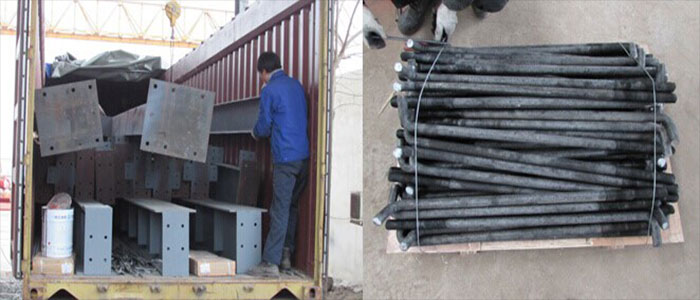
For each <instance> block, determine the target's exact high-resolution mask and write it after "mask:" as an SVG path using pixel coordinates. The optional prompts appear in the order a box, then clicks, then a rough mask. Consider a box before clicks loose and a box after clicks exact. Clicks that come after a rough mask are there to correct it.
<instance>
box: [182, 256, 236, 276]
mask: <svg viewBox="0 0 700 300" xmlns="http://www.w3.org/2000/svg"><path fill="white" fill-rule="evenodd" d="M190 273H192V274H194V275H197V276H199V277H210V276H234V275H236V262H235V261H233V260H230V259H228V258H224V257H220V256H216V255H215V254H213V253H210V252H207V251H196V250H190Z"/></svg>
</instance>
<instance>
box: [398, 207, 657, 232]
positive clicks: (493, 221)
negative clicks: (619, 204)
mask: <svg viewBox="0 0 700 300" xmlns="http://www.w3.org/2000/svg"><path fill="white" fill-rule="evenodd" d="M647 220H649V212H644V211H630V212H605V213H579V214H563V215H538V216H514V217H485V218H454V219H439V220H433V219H431V220H423V221H418V226H419V227H420V229H442V228H452V229H458V228H471V229H483V230H493V229H506V228H520V227H544V226H559V225H578V224H601V223H630V222H643V221H647ZM412 228H416V221H415V220H389V221H387V222H386V229H389V230H393V229H412Z"/></svg>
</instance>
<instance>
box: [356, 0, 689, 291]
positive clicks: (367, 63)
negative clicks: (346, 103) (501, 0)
mask: <svg viewBox="0 0 700 300" xmlns="http://www.w3.org/2000/svg"><path fill="white" fill-rule="evenodd" d="M367 2H368V5H369V6H370V8H371V9H372V10H373V12H374V14H375V15H376V16H377V17H378V18H379V21H380V23H381V24H383V25H384V28H385V29H386V30H387V34H390V35H395V36H397V35H399V32H398V30H397V29H396V27H395V25H394V24H395V23H394V19H395V10H394V8H393V5H392V4H391V3H390V2H389V1H367ZM459 20H460V24H459V25H458V28H457V31H456V32H455V34H454V35H453V37H452V39H451V41H450V42H451V43H452V44H453V45H460V46H469V45H473V46H486V45H504V44H537V43H540V44H542V43H583V42H603V41H634V42H637V43H639V44H642V45H643V46H644V47H645V48H646V49H648V50H649V51H650V52H651V53H653V54H654V56H655V57H657V58H659V59H660V60H661V61H662V62H664V63H665V64H666V66H667V68H668V71H669V76H670V77H671V80H672V81H674V82H676V84H677V86H678V89H677V90H676V94H677V96H678V103H676V104H673V105H669V106H667V109H666V111H667V112H668V113H669V114H670V115H671V116H672V117H673V119H674V120H675V122H676V124H677V125H678V127H679V129H680V132H681V141H680V145H679V147H678V148H677V152H676V153H675V155H674V156H673V158H672V160H671V161H672V165H673V170H674V173H675V174H676V177H677V179H678V182H679V184H680V186H681V201H680V211H681V219H682V224H683V231H684V234H685V243H683V244H674V245H664V246H663V247H661V248H659V249H653V248H651V247H634V248H627V249H618V250H612V249H566V250H545V251H505V252H504V251H500V252H489V253H479V254H473V255H459V254H444V255H427V254H422V255H421V254H410V255H408V254H391V255H390V254H387V253H386V241H387V235H386V231H385V230H384V229H383V228H380V227H377V226H374V225H366V226H365V227H364V261H365V264H364V283H365V284H364V288H363V290H364V295H365V297H366V298H367V299H389V298H393V299H398V298H400V299H405V298H422V299H425V298H453V299H454V298H459V299H464V298H480V299H484V298H519V299H521V298H547V299H551V298H586V299H589V298H609V299H623V298H628V299H629V298H635V299H642V298H644V299H658V298H674V299H688V298H692V299H698V298H700V263H699V252H700V251H699V249H700V247H699V244H698V243H699V242H700V239H699V237H700V231H699V230H698V227H699V223H698V217H699V215H700V201H699V199H698V198H699V196H698V195H700V194H699V192H700V190H699V187H700V182H699V181H700V176H699V173H700V160H699V155H698V154H699V153H698V152H699V151H698V149H700V145H699V144H698V135H699V133H700V126H699V120H700V119H699V118H700V82H699V80H700V79H699V78H700V2H694V1H663V2H656V1H511V2H510V3H509V4H508V5H507V6H506V8H505V9H504V10H503V11H501V12H500V13H498V14H492V15H489V16H488V17H487V18H486V19H485V20H477V19H476V17H475V16H474V15H473V13H472V11H471V9H466V10H464V11H462V12H460V14H459ZM428 21H429V20H428ZM429 27H430V24H429V23H428V22H426V24H425V25H424V26H423V30H422V31H421V32H419V33H418V34H416V35H415V37H417V38H430V37H431V34H430V33H429V30H430V29H429ZM401 48H402V43H400V42H396V41H391V42H389V44H388V46H387V47H386V48H384V49H382V50H365V52H364V82H363V84H364V87H363V91H364V108H363V109H364V111H363V114H364V120H363V122H364V123H363V124H364V125H363V126H364V128H363V131H364V140H363V143H364V174H365V175H364V193H363V194H364V205H363V206H364V212H363V216H364V218H365V224H372V223H371V218H372V216H373V215H374V214H375V213H377V212H378V211H379V210H380V209H381V207H382V206H384V205H385V204H386V201H387V196H388V189H389V184H388V183H386V173H387V170H388V168H389V167H391V166H393V165H395V160H394V159H393V157H392V155H391V152H392V150H393V148H394V145H395V138H394V133H395V129H396V128H397V127H398V125H399V123H398V118H397V114H396V110H395V109H392V108H391V107H389V108H387V109H386V111H384V112H383V113H381V114H380V113H379V112H380V109H381V107H382V106H383V104H384V103H385V102H386V100H387V98H388V97H389V95H390V93H391V83H392V82H394V81H395V80H396V75H395V73H394V72H393V70H392V66H393V64H394V63H395V62H397V61H399V53H400V51H401Z"/></svg>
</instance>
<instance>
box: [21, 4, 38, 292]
mask: <svg viewBox="0 0 700 300" xmlns="http://www.w3.org/2000/svg"><path fill="white" fill-rule="evenodd" d="M29 5H30V6H31V7H30V8H29V9H30V10H29V19H30V20H31V21H30V23H29V33H28V34H29V47H28V49H27V59H28V60H29V64H28V67H27V82H28V83H27V85H28V87H27V109H26V111H25V113H26V116H25V117H26V119H25V120H26V122H24V126H26V130H25V132H26V135H25V137H24V141H25V144H26V150H25V153H22V155H24V168H25V178H24V213H23V216H22V218H23V220H22V224H23V226H22V229H23V232H22V263H21V269H22V274H24V285H23V286H22V290H23V292H24V294H25V295H26V293H27V292H28V289H27V283H28V281H29V270H30V268H31V266H30V263H31V260H32V227H33V226H32V225H34V222H32V221H33V220H34V219H33V218H32V214H33V213H34V181H33V177H34V160H33V158H34V129H33V128H34V90H35V89H36V87H37V85H36V83H37V76H36V71H37V68H38V67H40V65H39V63H40V62H41V57H40V52H39V50H40V47H39V46H40V45H39V38H38V37H39V34H40V33H39V26H38V22H37V19H39V8H38V7H39V0H32V1H31V3H30V4H29ZM39 74H41V72H39ZM20 88H22V87H20Z"/></svg>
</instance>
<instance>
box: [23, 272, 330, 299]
mask: <svg viewBox="0 0 700 300" xmlns="http://www.w3.org/2000/svg"><path fill="white" fill-rule="evenodd" d="M27 277H29V276H27ZM222 279H224V278H203V277H194V278H193V277H189V278H182V279H177V280H176V279H160V280H158V279H145V278H132V279H129V280H124V279H117V280H114V279H109V278H107V279H95V278H91V279H87V280H86V279H76V278H75V277H60V276H59V277H56V276H32V280H30V281H29V284H28V285H27V286H26V290H27V291H28V292H27V293H25V294H24V299H48V298H50V297H51V296H53V295H55V294H56V293H57V292H59V291H61V290H65V291H66V292H68V293H70V294H71V295H73V296H74V297H76V298H78V299H270V298H272V297H274V296H275V295H277V294H278V293H279V292H281V291H282V290H285V289H286V290H287V291H289V293H291V294H292V295H293V296H294V297H296V298H297V299H319V297H320V294H319V293H320V291H319V288H318V287H317V286H315V285H314V284H313V282H312V281H311V280H267V281H263V282H259V281H255V280H248V281H246V280H242V281H241V282H235V281H226V280H222Z"/></svg>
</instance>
